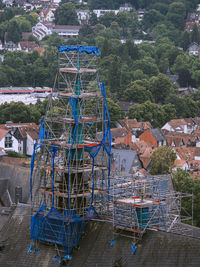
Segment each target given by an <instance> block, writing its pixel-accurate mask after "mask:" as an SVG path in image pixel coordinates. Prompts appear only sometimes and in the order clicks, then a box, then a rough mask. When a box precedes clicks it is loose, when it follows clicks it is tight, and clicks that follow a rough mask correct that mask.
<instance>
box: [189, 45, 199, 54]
mask: <svg viewBox="0 0 200 267" xmlns="http://www.w3.org/2000/svg"><path fill="white" fill-rule="evenodd" d="M199 48H200V46H199V45H198V44H197V43H192V44H190V45H189V55H190V56H198V55H199Z"/></svg>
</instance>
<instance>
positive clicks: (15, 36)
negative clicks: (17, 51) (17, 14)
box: [7, 20, 21, 43]
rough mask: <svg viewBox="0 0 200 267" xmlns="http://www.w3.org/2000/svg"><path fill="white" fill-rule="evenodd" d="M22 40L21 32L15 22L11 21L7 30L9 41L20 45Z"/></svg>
mask: <svg viewBox="0 0 200 267" xmlns="http://www.w3.org/2000/svg"><path fill="white" fill-rule="evenodd" d="M20 40H21V32H20V29H19V26H18V24H17V22H16V21H15V20H13V21H11V22H10V23H9V25H8V30H7V41H13V42H14V43H18V42H19V41H20Z"/></svg>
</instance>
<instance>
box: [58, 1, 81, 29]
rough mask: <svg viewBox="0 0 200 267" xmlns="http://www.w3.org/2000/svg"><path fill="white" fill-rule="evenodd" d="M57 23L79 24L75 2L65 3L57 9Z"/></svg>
mask: <svg viewBox="0 0 200 267" xmlns="http://www.w3.org/2000/svg"><path fill="white" fill-rule="evenodd" d="M55 23H56V24H57V25H79V22H78V18H77V14H76V9H75V7H74V5H73V3H71V2H69V3H64V4H62V5H60V6H59V7H58V8H57V9H56V11H55Z"/></svg>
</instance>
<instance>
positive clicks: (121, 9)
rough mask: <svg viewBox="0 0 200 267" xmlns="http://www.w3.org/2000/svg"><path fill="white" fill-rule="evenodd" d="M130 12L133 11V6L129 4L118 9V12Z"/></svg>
mask: <svg viewBox="0 0 200 267" xmlns="http://www.w3.org/2000/svg"><path fill="white" fill-rule="evenodd" d="M131 10H133V6H132V5H131V4H130V3H125V4H124V5H121V6H120V7H119V11H126V12H130V11H131Z"/></svg>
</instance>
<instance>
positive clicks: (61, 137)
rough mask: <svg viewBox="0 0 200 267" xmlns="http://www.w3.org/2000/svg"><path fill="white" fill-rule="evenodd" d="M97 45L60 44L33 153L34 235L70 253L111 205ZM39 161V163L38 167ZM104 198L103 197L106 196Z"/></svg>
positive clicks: (106, 118) (105, 113) (107, 127)
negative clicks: (107, 196) (87, 227)
mask: <svg viewBox="0 0 200 267" xmlns="http://www.w3.org/2000/svg"><path fill="white" fill-rule="evenodd" d="M98 55H100V51H99V50H98V48H97V47H88V46H60V47H59V48H58V62H59V63H58V71H57V74H56V78H55V84H54V88H53V93H52V95H51V97H50V98H49V102H48V108H47V112H46V115H45V117H44V118H43V119H42V122H41V126H40V133H39V138H38V143H37V144H36V145H35V146H34V152H33V155H32V158H31V179H30V184H31V202H32V218H31V238H32V240H33V241H34V246H35V247H36V249H37V246H38V243H39V242H41V241H42V242H46V243H51V244H55V245H56V247H57V249H58V248H59V251H60V249H61V250H62V251H64V253H66V254H67V255H69V253H71V251H72V249H73V248H74V247H76V246H77V245H78V242H79V240H80V237H81V235H82V233H83V231H84V227H85V224H86V222H87V221H89V220H91V219H94V218H96V217H97V216H99V215H101V214H102V215H105V214H107V212H109V211H108V208H109V207H108V205H106V201H105V197H104V198H101V197H100V196H101V195H102V194H104V192H107V191H108V190H109V186H110V182H109V179H110V153H111V134H110V118H109V112H108V107H107V101H106V95H105V89H104V84H103V83H100V81H99V76H98V70H97V57H98ZM34 163H35V165H36V166H35V168H34ZM102 200H103V201H102Z"/></svg>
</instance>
